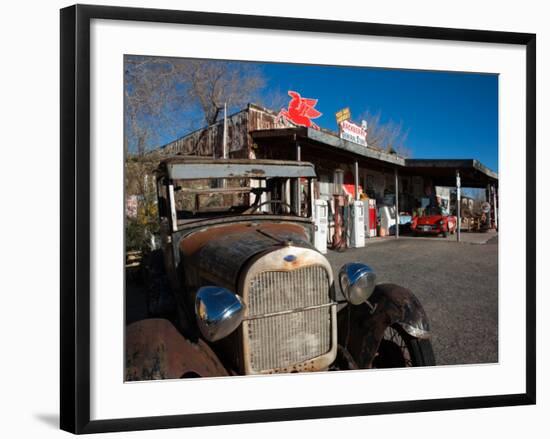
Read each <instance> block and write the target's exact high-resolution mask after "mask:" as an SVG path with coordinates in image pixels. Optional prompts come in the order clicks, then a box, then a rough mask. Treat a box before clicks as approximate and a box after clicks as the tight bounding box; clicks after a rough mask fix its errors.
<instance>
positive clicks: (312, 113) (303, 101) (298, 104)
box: [277, 90, 323, 130]
mask: <svg viewBox="0 0 550 439" xmlns="http://www.w3.org/2000/svg"><path fill="white" fill-rule="evenodd" d="M288 95H289V96H290V97H291V98H292V99H291V100H290V102H289V103H288V109H286V110H285V109H282V110H281V111H279V115H278V116H277V119H280V118H281V117H282V118H284V119H286V120H288V121H289V122H292V123H293V124H295V125H298V126H302V127H308V128H309V127H311V128H315V129H316V130H318V129H319V127H318V126H317V125H316V124H315V122H313V121H312V120H311V119H317V118H318V117H319V116H321V115H322V114H323V113H321V112H319V111H318V110H316V109H315V105H317V99H310V98H303V97H301V96H300V93H298V92H296V91H290V90H289V92H288Z"/></svg>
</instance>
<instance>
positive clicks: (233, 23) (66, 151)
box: [60, 5, 536, 434]
mask: <svg viewBox="0 0 550 439" xmlns="http://www.w3.org/2000/svg"><path fill="white" fill-rule="evenodd" d="M92 19H105V20H131V21H142V22H157V23H181V24H194V25H208V26H230V27H240V28H254V29H276V30H294V31H304V32H325V33H326V32H328V33H334V34H357V35H372V36H385V37H407V38H420V39H437V40H448V41H465V42H484V43H502V44H513V45H522V46H525V47H526V54H527V55H526V59H527V62H526V66H525V68H526V75H527V76H526V78H527V81H526V82H527V89H526V99H527V101H526V109H527V111H526V128H527V129H526V148H527V149H526V162H527V169H526V171H527V172H526V175H527V182H526V184H527V192H526V194H525V196H526V206H527V212H526V215H525V230H526V240H527V248H526V261H525V263H526V279H527V284H526V292H527V297H526V322H527V327H526V336H527V339H526V357H525V363H526V371H527V373H526V376H525V380H526V392H525V393H519V394H508V395H498V396H480V397H461V398H447V399H430V400H418V401H395V402H384V403H368V404H349V405H338V406H320V407H300V408H285V409H270V410H253V411H241V412H225V413H201V414H181V415H174V416H157V417H141V418H128V419H108V420H90V350H89V346H90V213H91V211H90V21H91V20H92ZM60 67H61V114H60V121H61V127H60V129H61V158H60V161H61V163H60V164H61V212H60V214H61V222H60V227H61V231H60V232H61V243H60V246H61V248H60V250H61V273H60V276H61V304H60V305H61V358H60V360H61V388H60V392H61V404H60V411H61V416H60V424H61V428H62V429H63V430H66V431H69V432H72V433H77V434H80V433H98V432H113V431H128V430H144V429H157V428H173V427H192V426H208V425H220V424H240V423H250V422H273V421H287V420H303V419H314V418H327V417H347V416H364V415H374V414H387V413H404V412H425V411H437V410H453V409H471V408H482V407H498V406H514V405H527V404H535V400H536V381H535V377H536V369H535V368H536V352H535V345H536V339H535V327H536V321H535V294H536V273H535V270H536V268H535V266H536V261H535V258H536V247H535V245H536V244H535V243H536V219H535V217H536V215H535V200H536V187H535V182H536V173H535V136H536V134H535V132H536V122H535V120H536V115H535V111H536V102H535V91H536V76H535V70H536V68H535V67H536V36H535V35H534V34H529V33H513V32H496V31H484V30H465V29H447V28H435V27H421V26H403V25H388V24H376V23H358V22H344V21H327V20H310V19H303V18H286V17H265V16H252V15H233V14H221V13H203V12H185V11H173V10H158V9H140V8H126V7H107V6H88V5H76V6H71V7H68V8H64V9H62V10H61V66H60Z"/></svg>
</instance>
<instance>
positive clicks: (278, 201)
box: [250, 200, 297, 215]
mask: <svg viewBox="0 0 550 439" xmlns="http://www.w3.org/2000/svg"><path fill="white" fill-rule="evenodd" d="M266 204H278V205H279V206H287V207H288V210H289V211H290V213H291V214H293V215H297V213H296V212H294V211H293V210H292V206H291V205H290V204H288V203H286V202H285V201H281V200H269V201H264V202H263V203H260V204H258V205H257V206H253V207H252V208H251V210H250V213H254V212H256V211H257V210H258V209H259V208H260V207H262V206H265V205H266Z"/></svg>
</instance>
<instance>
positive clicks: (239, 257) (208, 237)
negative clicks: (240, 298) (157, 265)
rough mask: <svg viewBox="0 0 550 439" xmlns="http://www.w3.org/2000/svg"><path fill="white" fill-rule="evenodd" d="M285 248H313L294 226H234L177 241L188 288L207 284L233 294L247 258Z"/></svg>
mask: <svg viewBox="0 0 550 439" xmlns="http://www.w3.org/2000/svg"><path fill="white" fill-rule="evenodd" d="M285 245H286V246H288V245H293V246H298V247H306V248H312V249H313V248H314V247H313V246H312V245H311V244H310V243H309V236H308V232H307V231H306V229H305V227H303V226H301V225H298V224H285V223H238V224H230V225H221V226H215V227H209V228H206V229H203V230H199V231H197V232H194V233H192V234H190V235H188V236H186V237H184V238H183V239H182V240H181V242H180V252H181V255H182V260H183V263H184V270H185V275H186V278H187V281H188V282H190V285H189V286H191V287H193V286H197V287H198V286H200V285H201V284H204V283H205V282H209V283H211V284H214V285H219V286H224V287H227V288H231V289H232V290H234V291H235V289H236V288H237V283H238V277H239V274H240V272H241V269H242V267H243V266H244V265H245V264H246V263H247V261H249V260H250V258H252V257H253V256H255V255H257V254H260V253H263V252H266V251H269V250H271V249H275V248H280V247H282V246H285ZM193 284H195V285H193Z"/></svg>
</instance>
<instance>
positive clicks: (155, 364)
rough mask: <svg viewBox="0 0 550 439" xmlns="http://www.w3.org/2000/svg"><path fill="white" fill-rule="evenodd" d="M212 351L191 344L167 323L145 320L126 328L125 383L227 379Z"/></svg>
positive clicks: (198, 344)
mask: <svg viewBox="0 0 550 439" xmlns="http://www.w3.org/2000/svg"><path fill="white" fill-rule="evenodd" d="M228 375H229V373H228V372H227V370H226V369H225V368H224V367H223V365H222V364H221V362H220V360H219V359H218V358H217V357H216V355H215V354H214V352H213V351H212V349H210V347H209V346H208V345H207V344H206V343H205V342H204V341H202V340H200V339H199V340H197V342H191V341H190V340H188V339H186V338H185V337H184V336H182V335H181V334H180V333H179V332H178V330H177V329H176V328H175V327H174V325H172V323H170V322H169V321H168V320H165V319H145V320H140V321H137V322H134V323H131V324H130V325H128V326H127V327H126V371H125V379H126V381H140V380H152V379H176V378H185V377H213V376H228Z"/></svg>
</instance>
